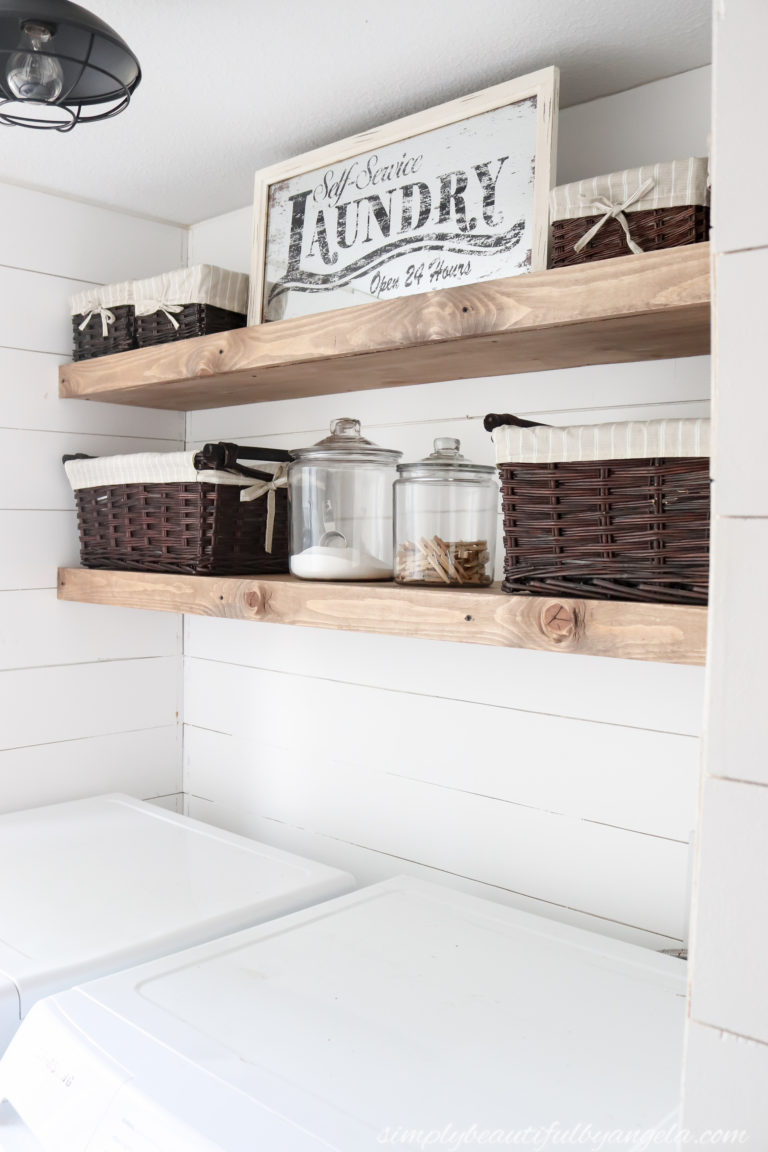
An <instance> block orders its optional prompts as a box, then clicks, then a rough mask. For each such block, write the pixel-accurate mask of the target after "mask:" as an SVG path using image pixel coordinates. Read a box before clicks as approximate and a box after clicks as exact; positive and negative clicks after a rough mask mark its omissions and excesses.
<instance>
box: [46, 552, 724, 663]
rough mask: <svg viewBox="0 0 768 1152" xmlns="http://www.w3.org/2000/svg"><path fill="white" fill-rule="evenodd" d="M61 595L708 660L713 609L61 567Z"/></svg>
mask: <svg viewBox="0 0 768 1152" xmlns="http://www.w3.org/2000/svg"><path fill="white" fill-rule="evenodd" d="M58 587H59V592H58V595H59V599H61V600H76V601H83V602H87V603H94V604H116V605H122V606H124V607H133V608H149V609H155V610H161V611H168V612H188V613H191V614H193V615H202V616H222V617H226V618H228V619H233V620H251V621H254V622H266V623H271V624H297V625H301V626H303V627H308V628H335V629H341V630H342V631H352V632H374V633H381V634H386V635H394V636H411V637H419V638H421V639H430V640H451V641H456V642H459V643H467V644H489V645H496V646H502V647H509V648H532V649H538V650H539V651H545V652H578V653H581V654H584V655H591V656H615V657H621V658H623V659H627V660H655V661H660V662H666V663H671V664H703V663H704V652H705V640H706V619H707V613H706V609H704V608H694V607H687V606H676V605H665V604H630V603H618V602H615V601H598V600H571V599H559V598H550V597H539V596H535V597H534V596H531V597H527V596H508V595H506V594H505V593H503V592H501V591H500V590H499V589H498V588H497V587H494V588H490V589H484V590H481V591H477V592H471V591H468V590H459V591H455V590H450V589H447V590H442V589H439V588H435V589H419V588H409V587H402V586H398V585H395V584H378V583H370V584H353V583H349V584H342V583H326V582H320V581H318V582H312V581H306V582H304V581H300V580H295V579H293V578H291V577H289V576H272V577H262V578H247V577H243V578H241V577H235V576H230V577H201V576H174V575H166V574H158V573H142V572H112V571H89V570H88V569H83V568H62V569H60V570H59V581H58Z"/></svg>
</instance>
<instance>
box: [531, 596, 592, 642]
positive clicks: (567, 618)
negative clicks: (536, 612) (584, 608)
mask: <svg viewBox="0 0 768 1152" xmlns="http://www.w3.org/2000/svg"><path fill="white" fill-rule="evenodd" d="M583 623H584V621H583V615H582V612H581V610H580V608H579V606H578V605H576V604H560V603H553V604H546V605H545V606H544V609H543V610H542V613H541V630H542V632H543V633H544V635H545V636H546V637H547V639H548V640H551V641H552V642H553V643H555V644H565V643H566V642H567V641H569V640H577V639H578V637H579V636H580V635H581V633H582V630H583Z"/></svg>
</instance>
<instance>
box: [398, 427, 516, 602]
mask: <svg viewBox="0 0 768 1152" xmlns="http://www.w3.org/2000/svg"><path fill="white" fill-rule="evenodd" d="M434 449H435V450H434V452H432V454H431V455H429V456H427V457H425V458H424V459H423V460H419V461H417V462H416V463H414V464H399V465H398V468H397V471H398V478H397V480H396V482H395V580H397V581H398V583H400V584H433V585H437V586H438V587H441V588H444V587H446V586H448V585H451V586H454V587H474V588H477V587H478V586H481V587H482V586H484V585H488V584H491V583H492V581H493V565H494V558H495V553H496V531H497V524H498V506H499V485H498V482H497V480H496V469H495V468H494V467H493V466H492V465H486V464H473V463H472V462H471V461H470V460H467V459H465V457H464V456H462V455H461V451H460V449H461V443H460V442H459V441H458V440H454V439H453V438H451V437H440V438H439V439H437V440H435V442H434Z"/></svg>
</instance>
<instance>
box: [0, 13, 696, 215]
mask: <svg viewBox="0 0 768 1152" xmlns="http://www.w3.org/2000/svg"><path fill="white" fill-rule="evenodd" d="M82 2H83V3H84V4H85V6H86V7H89V8H90V9H91V10H92V11H93V12H95V13H96V14H97V15H99V16H101V17H102V19H104V20H106V21H107V22H108V23H110V24H111V25H112V26H113V27H114V28H115V29H116V31H117V32H119V33H120V35H121V36H123V38H124V39H125V40H127V41H128V43H129V44H130V45H131V47H132V48H133V50H134V51H135V52H136V54H137V55H138V57H139V59H140V61H141V65H142V71H143V74H144V78H143V80H142V83H141V85H140V86H139V88H138V90H137V92H136V95H135V97H134V100H133V102H132V104H131V106H130V108H129V109H128V111H127V112H125V113H123V115H121V116H119V117H117V118H116V119H115V120H111V121H105V122H104V123H102V124H94V125H84V126H81V127H80V128H76V129H75V130H74V132H72V133H69V134H66V135H64V134H59V133H55V132H32V131H30V130H29V129H22V128H4V127H0V180H6V181H10V182H14V183H22V184H28V185H31V186H34V187H38V188H43V189H47V190H51V191H55V192H60V193H64V194H66V195H70V196H76V197H81V198H83V199H87V200H92V201H97V202H99V203H104V204H109V205H112V206H114V207H119V208H125V209H128V210H131V211H134V212H140V213H144V214H147V215H150V216H155V217H158V218H161V219H165V220H171V221H174V222H176V223H180V224H190V223H194V222H195V221H198V220H201V219H205V218H207V217H210V216H215V215H218V214H219V213H222V212H227V211H229V210H230V209H233V208H239V207H242V206H243V205H245V204H247V203H248V202H249V201H250V199H251V195H252V184H253V173H254V171H255V170H256V169H257V168H260V167H263V166H265V165H267V164H272V163H274V162H275V161H277V160H282V159H286V158H288V157H290V156H294V155H297V154H299V153H301V152H304V151H307V150H308V149H310V148H314V147H316V146H318V145H321V144H326V143H330V142H332V141H333V140H337V139H341V138H342V137H344V136H348V135H351V134H352V133H354V132H358V131H361V130H363V129H366V128H371V127H374V126H376V125H378V124H382V123H385V122H386V121H388V120H392V119H394V118H396V117H398V116H403V115H406V114H407V113H409V112H416V111H418V110H420V109H422V108H427V107H429V106H430V105H433V104H437V103H440V102H442V101H444V100H449V99H452V98H454V97H456V96H461V95H463V94H465V93H467V92H472V91H475V90H477V89H479V88H484V87H486V86H488V85H490V84H496V83H498V82H500V81H502V80H507V79H510V78H511V77H513V76H519V75H523V74H524V73H526V72H530V71H533V70H534V69H536V68H540V67H543V66H545V65H548V64H557V65H558V66H559V67H560V69H561V83H562V92H561V97H562V99H561V103H562V104H563V106H567V105H570V104H578V103H581V102H582V101H585V100H592V99H594V98H595V97H598V96H604V95H607V94H609V93H612V92H619V91H623V90H624V89H627V88H632V87H635V86H636V85H638V84H644V83H647V82H648V81H651V80H658V79H660V78H662V77H664V76H671V75H674V74H675V73H677V72H685V71H687V70H688V69H691V68H697V67H699V66H701V65H703V64H707V63H708V62H709V60H710V25H711V10H710V9H711V0H82ZM28 3H29V7H30V10H31V9H33V7H34V4H33V0H28Z"/></svg>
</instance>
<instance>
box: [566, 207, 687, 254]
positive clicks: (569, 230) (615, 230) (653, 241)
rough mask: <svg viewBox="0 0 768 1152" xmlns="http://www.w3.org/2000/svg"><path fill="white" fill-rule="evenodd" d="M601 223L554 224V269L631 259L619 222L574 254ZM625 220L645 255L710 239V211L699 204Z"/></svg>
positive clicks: (651, 210)
mask: <svg viewBox="0 0 768 1152" xmlns="http://www.w3.org/2000/svg"><path fill="white" fill-rule="evenodd" d="M598 219H599V216H581V217H578V218H577V219H573V220H555V221H554V223H553V224H552V245H551V248H550V267H551V268H564V267H566V266H567V265H569V264H586V263H588V262H589V261H590V260H610V259H611V258H612V257H614V256H630V255H631V250H630V248H629V247H628V245H627V238H626V236H625V235H624V229H623V228H622V227H621V225H620V224H619V222H618V220H606V222H605V224H603V226H602V228H601V229H600V231H599V232H598V233H597V235H596V236H595V237H594V238H593V239H592V240H590V241H589V243H588V244H586V245H585V246H584V248H582V250H581V252H575V251H574V244H576V242H577V241H578V240H580V239H581V238H582V236H584V235H585V233H587V232H588V231H589V230H590V228H592V227H594V225H595V223H596V222H597V220H598ZM626 220H627V224H628V226H629V232H630V235H631V237H632V239H633V240H634V241H635V243H636V244H639V245H640V247H641V248H642V250H643V251H644V252H654V251H657V250H658V249H659V248H677V247H679V246H680V245H682V244H698V243H700V242H701V241H703V240H708V239H709V208H706V207H703V206H701V205H699V204H684V205H683V206H682V207H678V208H648V209H644V210H642V211H640V212H627V213H626Z"/></svg>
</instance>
